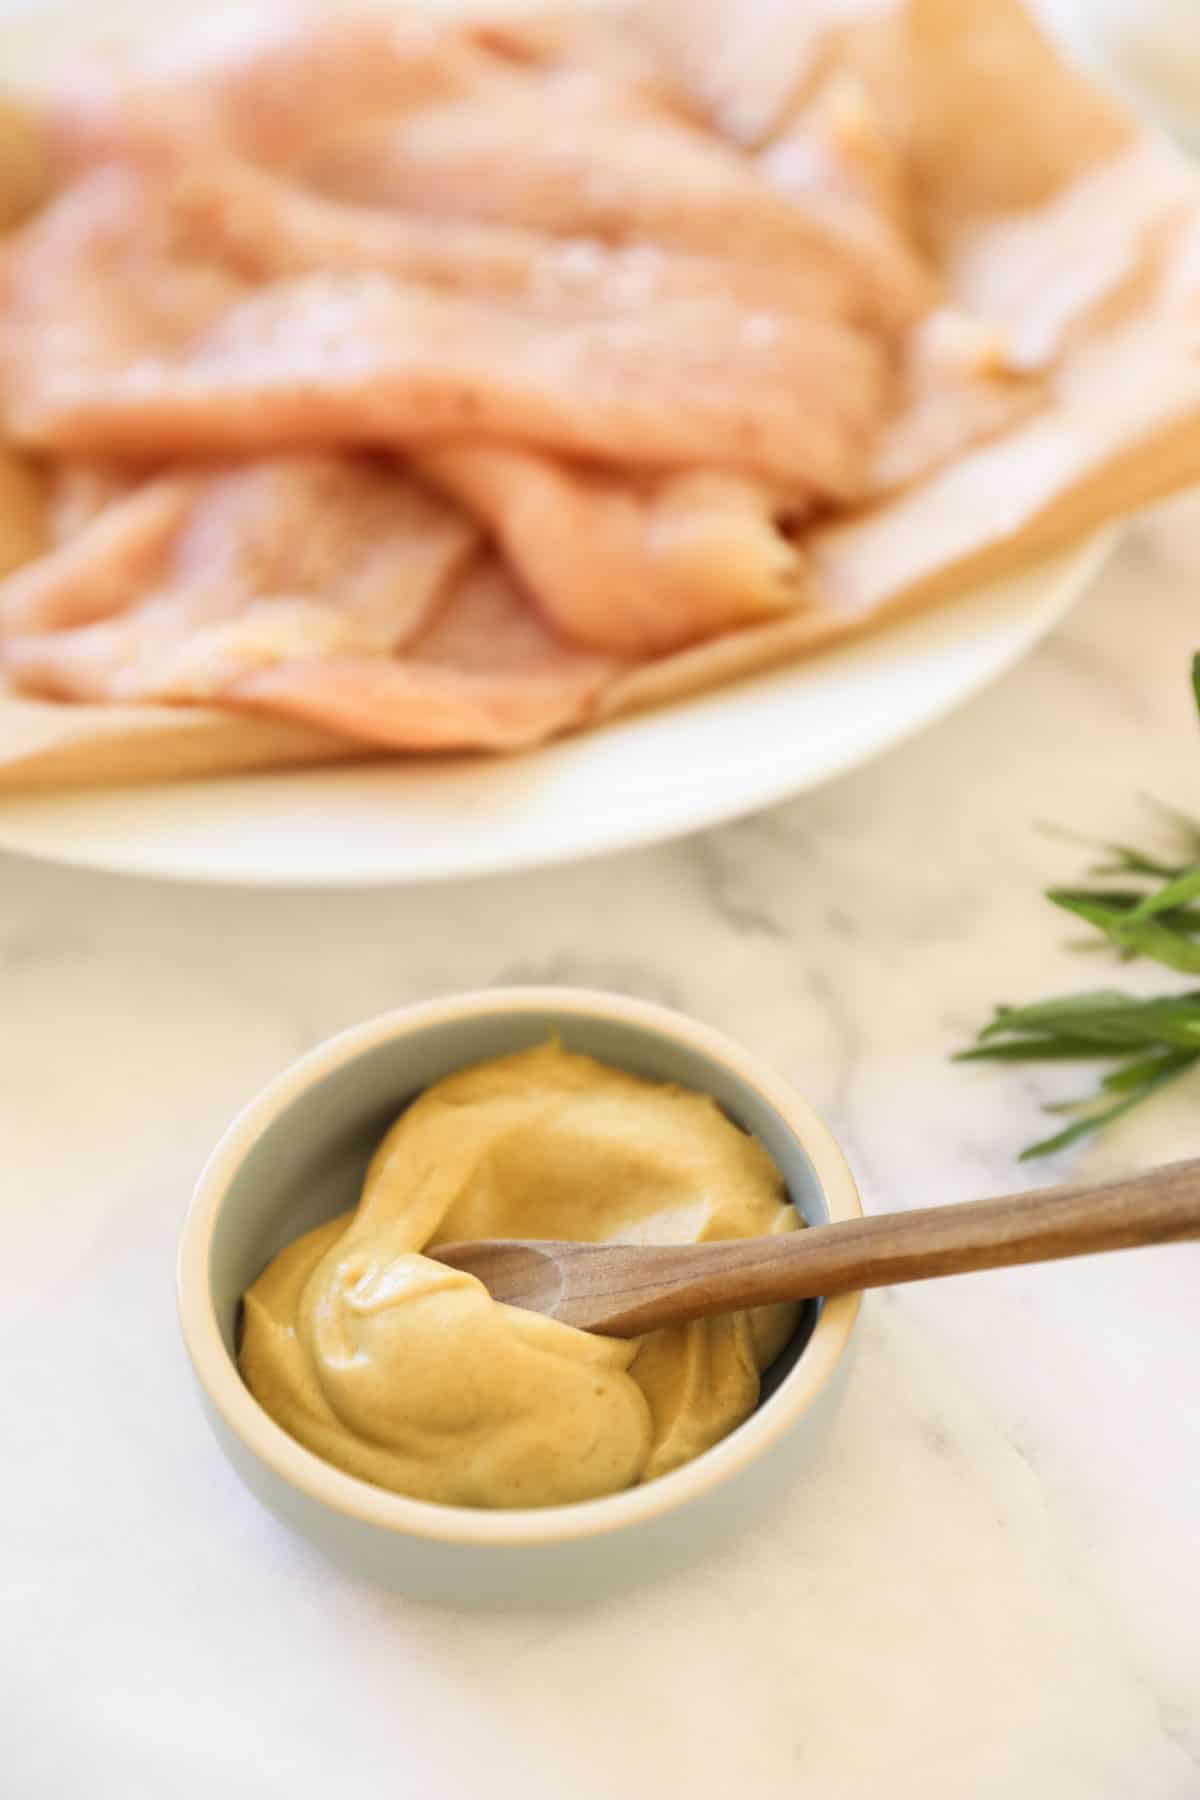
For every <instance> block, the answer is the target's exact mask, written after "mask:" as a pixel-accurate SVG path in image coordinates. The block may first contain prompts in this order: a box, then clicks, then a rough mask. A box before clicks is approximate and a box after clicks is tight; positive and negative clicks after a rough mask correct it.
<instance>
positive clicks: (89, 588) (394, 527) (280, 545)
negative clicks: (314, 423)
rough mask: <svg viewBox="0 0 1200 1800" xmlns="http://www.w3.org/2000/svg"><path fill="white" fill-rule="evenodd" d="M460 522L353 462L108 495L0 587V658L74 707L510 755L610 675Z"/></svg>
mask: <svg viewBox="0 0 1200 1800" xmlns="http://www.w3.org/2000/svg"><path fill="white" fill-rule="evenodd" d="M477 548H478V539H477V534H476V532H475V529H474V527H473V526H472V525H471V524H470V523H469V522H468V521H467V520H466V519H465V518H464V517H463V516H462V515H461V514H459V513H458V512H457V511H456V510H455V509H454V508H452V507H451V506H449V505H447V504H446V503H444V502H442V501H440V500H438V499H437V498H436V497H435V496H433V495H431V494H430V493H428V492H427V491H426V490H424V489H422V488H421V487H419V486H418V485H417V484H416V483H415V482H413V481H412V479H411V478H410V477H409V476H408V475H407V474H405V473H404V472H403V471H402V470H400V469H397V468H390V467H388V466H387V465H386V464H384V463H382V462H376V461H375V460H374V459H370V458H366V457H358V458H351V457H316V456H314V457H297V458H276V459H273V460H270V461H267V462H263V463H247V464H244V465H239V466H235V467H233V468H231V469H213V470H210V471H207V472H205V473H203V474H202V473H200V472H192V473H189V474H187V475H167V476H162V477H159V478H158V479H156V480H152V481H150V482H148V483H146V484H145V485H144V486H142V487H140V488H137V489H136V490H135V491H134V492H132V493H131V494H127V495H118V497H116V498H114V499H112V500H111V501H110V502H109V504H108V505H107V506H102V507H101V508H100V510H99V511H98V512H97V513H96V515H95V516H94V517H93V518H92V519H91V520H90V521H88V522H85V523H83V524H82V525H81V526H80V527H79V528H78V529H77V530H75V531H74V532H72V533H71V534H70V535H69V536H67V537H66V538H65V540H64V541H63V542H62V543H61V544H59V545H58V546H57V547H56V548H54V549H52V550H51V551H49V552H48V553H47V554H46V555H45V556H44V557H43V558H42V559H41V560H40V561H38V562H35V563H33V564H32V565H29V566H28V567H26V568H25V569H22V570H21V571H20V572H18V573H17V574H14V575H12V576H10V577H9V579H8V580H7V581H5V582H0V628H2V630H3V639H2V642H3V666H4V668H5V671H6V673H7V674H8V676H9V678H10V679H11V680H12V681H13V682H14V683H15V684H16V685H17V686H18V687H20V688H22V689H23V690H25V691H26V692H29V693H33V694H41V695H46V696H50V697H54V698H59V699H65V700H74V701H99V700H113V701H129V700H167V701H174V702H200V701H208V702H211V701H213V700H219V701H223V702H225V703H228V704H233V705H238V706H245V707H248V708H251V709H254V710H259V711H263V712H266V713H273V714H277V715H281V716H284V717H294V718H298V719H304V720H308V721H310V722H313V723H317V724H326V725H330V726H333V727H335V728H337V729H338V730H341V731H343V732H345V733H347V734H348V735H350V736H355V737H361V738H363V739H364V740H366V741H367V742H372V743H383V744H388V745H391V746H395V747H400V748H405V749H428V748H445V747H454V748H476V747H487V748H508V747H511V746H515V745H518V744H521V743H525V742H530V741H534V740H536V739H537V738H539V737H542V736H545V735H547V734H548V733H549V732H551V731H554V730H557V729H559V728H561V726H562V725H563V724H565V723H567V722H568V721H570V720H572V719H574V718H576V717H577V716H578V715H579V713H580V711H581V710H582V708H583V707H584V706H585V705H586V703H587V701H588V700H589V699H590V697H591V695H592V694H593V693H594V692H595V691H596V690H597V689H598V687H599V685H600V684H601V682H602V681H603V680H604V679H605V678H607V677H608V676H609V675H610V674H611V673H612V671H613V667H614V665H613V664H612V663H611V662H609V661H605V660H603V659H600V658H597V657H592V656H588V655H586V654H584V653H580V652H578V651H575V650H573V649H572V648H571V647H570V646H569V645H568V644H567V643H566V642H564V641H563V640H562V639H560V638H559V637H558V636H556V634H555V632H554V631H553V629H552V628H551V627H550V626H548V625H546V624H544V623H543V622H542V620H541V619H540V618H539V616H538V614H537V612H536V610H535V608H534V607H533V606H532V605H531V604H530V602H529V601H528V600H527V599H526V597H525V596H524V595H523V594H522V593H521V592H520V591H519V590H518V588H517V587H516V586H515V584H514V583H513V582H512V581H511V579H510V578H509V577H508V575H507V574H506V572H505V571H504V570H503V569H502V568H500V567H499V565H497V564H496V563H495V562H494V560H492V559H488V558H485V559H483V560H482V561H481V560H480V558H479V556H478V554H477Z"/></svg>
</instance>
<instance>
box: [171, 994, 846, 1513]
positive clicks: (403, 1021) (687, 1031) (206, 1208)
mask: <svg viewBox="0 0 1200 1800" xmlns="http://www.w3.org/2000/svg"><path fill="white" fill-rule="evenodd" d="M546 1011H556V1012H559V1013H563V1014H567V1015H570V1016H574V1017H576V1018H603V1019H606V1020H613V1021H616V1022H618V1023H623V1024H628V1025H632V1026H634V1027H640V1028H641V1029H643V1030H646V1031H650V1032H652V1033H654V1034H657V1035H658V1036H660V1037H666V1038H669V1039H671V1040H673V1041H674V1042H676V1043H678V1044H681V1045H684V1046H685V1047H687V1048H688V1049H690V1050H692V1051H694V1052H699V1054H700V1055H701V1056H703V1057H705V1058H706V1059H707V1060H708V1061H710V1062H715V1063H719V1064H724V1065H725V1067H726V1068H728V1069H731V1070H732V1071H733V1072H734V1073H735V1074H736V1075H738V1076H739V1077H740V1078H741V1080H742V1081H743V1082H745V1083H746V1084H747V1085H748V1086H750V1087H752V1088H755V1089H756V1090H757V1092H758V1094H759V1096H760V1097H761V1098H762V1099H763V1100H764V1101H765V1102H766V1103H767V1105H768V1106H770V1107H771V1108H772V1110H773V1111H774V1112H775V1113H776V1114H777V1115H778V1116H779V1118H780V1120H781V1121H782V1123H783V1124H784V1126H785V1127H786V1128H787V1129H788V1130H789V1131H790V1132H791V1133H792V1135H793V1136H794V1137H795V1138H796V1140H797V1142H798V1143H799V1144H800V1146H801V1148H802V1149H803V1150H804V1152H805V1154H806V1155H807V1157H808V1158H809V1161H810V1162H811V1163H812V1166H813V1170H814V1173H815V1174H816V1177H817V1180H818V1182H819V1183H820V1186H821V1189H822V1192H823V1194H824V1196H825V1201H826V1205H827V1206H828V1209H829V1217H830V1220H831V1221H839V1220H845V1219H855V1218H861V1217H862V1204H861V1201H860V1199H859V1195H858V1190H857V1188H856V1186H855V1182H854V1178H853V1176H852V1175H851V1173H850V1170H849V1168H848V1166H847V1164H846V1160H845V1158H844V1156H843V1155H842V1152H841V1150H840V1148H839V1147H838V1145H837V1142H836V1141H835V1139H834V1137H833V1134H832V1133H831V1132H830V1130H829V1128H828V1126H827V1125H826V1124H825V1123H824V1121H823V1120H822V1119H821V1118H820V1117H819V1116H818V1114H817V1113H816V1112H814V1111H813V1109H812V1107H811V1106H810V1105H809V1104H808V1102H807V1101H806V1100H804V1099H803V1098H802V1097H801V1096H800V1095H799V1094H798V1093H796V1092H795V1091H794V1089H793V1088H792V1087H791V1086H790V1084H789V1083H788V1082H786V1081H784V1080H783V1079H782V1078H781V1077H780V1076H778V1075H776V1074H775V1072H774V1071H773V1070H772V1069H771V1068H769V1067H768V1066H767V1065H765V1064H764V1063H762V1062H760V1061H759V1059H758V1058H757V1057H755V1056H752V1055H750V1054H749V1053H748V1052H747V1051H745V1050H743V1049H742V1048H741V1047H740V1045H738V1044H736V1043H734V1042H733V1041H732V1040H731V1039H729V1038H727V1037H726V1036H725V1035H724V1033H722V1032H719V1031H717V1030H715V1029H714V1028H713V1027H712V1026H709V1025H706V1024H702V1023H701V1022H699V1021H698V1020H695V1019H691V1018H689V1017H688V1016H687V1015H685V1014H683V1013H679V1012H676V1011H674V1010H673V1009H671V1008H669V1007H665V1006H660V1005H657V1004H656V1003H654V1002H651V1001H647V1000H637V999H633V998H630V997H628V996H626V995H623V994H610V993H606V992H604V991H602V990H599V989H591V988H577V987H546V986H536V987H535V986H529V987H526V986H521V987H507V988H485V989H480V990H475V991H471V992H466V993H461V994H453V995H446V996H442V997H439V998H436V999H432V1000H423V1001H420V1002H418V1003H416V1004H414V1005H409V1006H404V1007H400V1008H397V1009H395V1010H393V1011H390V1012H386V1013H382V1014H380V1015H378V1016H377V1017H375V1018H372V1019H368V1020H365V1021H364V1022H363V1023H361V1024H359V1025H353V1026H351V1027H349V1028H348V1029H347V1030H344V1031H341V1032H338V1033H337V1034H336V1035H335V1036H334V1037H331V1038H327V1039H326V1040H325V1041H324V1042H322V1043H320V1044H318V1045H316V1047H315V1048H314V1049H312V1050H309V1051H307V1052H306V1053H305V1054H304V1055H303V1056H301V1057H300V1058H299V1059H298V1060H297V1061H295V1062H293V1063H291V1064H289V1066H288V1067H287V1068H285V1069H284V1070H283V1071H282V1072H281V1073H280V1074H279V1075H277V1076H275V1077H274V1078H273V1079H272V1080H271V1081H269V1082H268V1083H267V1085H266V1086H265V1087H263V1088H262V1089H260V1090H259V1092H258V1093H257V1094H255V1095H254V1097H253V1098H252V1099H251V1100H249V1101H248V1102H247V1104H246V1105H245V1106H244V1107H243V1108H242V1109H241V1111H240V1112H239V1113H238V1114H237V1115H236V1117H235V1118H234V1119H233V1120H232V1122H231V1123H230V1125H229V1126H228V1127H227V1128H226V1130H225V1132H224V1133H223V1134H222V1136H221V1138H220V1139H219V1141H218V1143H217V1145H216V1147H215V1148H214V1149H213V1151H212V1152H211V1154H210V1155H209V1157H208V1160H207V1161H206V1162H205V1164H204V1167H203V1168H202V1170H201V1172H200V1175H199V1178H198V1180H197V1182H196V1186H195V1188H194V1190H193V1193H192V1198H191V1202H190V1204H189V1206H188V1210H187V1215H186V1217H185V1219H184V1222H183V1226H182V1229H181V1232H180V1237H179V1248H178V1256H177V1262H176V1296H177V1303H178V1311H179V1322H180V1327H181V1329H182V1333H183V1340H184V1344H185V1347H186V1349H187V1352H188V1356H189V1357H190V1359H191V1363H192V1368H193V1371H194V1373H195V1375H196V1378H197V1380H198V1381H199V1383H200V1386H201V1389H202V1390H203V1393H204V1394H205V1395H206V1397H207V1400H208V1402H209V1405H210V1406H211V1407H212V1409H213V1411H214V1412H215V1414H216V1415H217V1417H218V1418H219V1419H220V1420H221V1421H222V1422H223V1423H224V1425H225V1427H226V1428H227V1429H228V1430H229V1431H230V1432H232V1433H233V1435H234V1436H235V1437H236V1438H237V1439H238V1440H240V1442H241V1444H242V1445H243V1446H244V1447H245V1448H246V1449H247V1450H248V1451H250V1452H251V1454H252V1455H253V1456H255V1457H256V1458H257V1459H258V1461H259V1462H260V1463H262V1464H264V1465H265V1467H266V1468H267V1469H268V1470H270V1471H271V1472H272V1473H273V1474H274V1475H275V1476H277V1477H278V1478H279V1479H280V1480H282V1481H283V1482H285V1483H286V1484H287V1485H288V1486H290V1487H292V1488H295V1489H296V1490H298V1491H299V1492H300V1493H301V1494H303V1495H304V1496H306V1497H307V1498H308V1499H309V1500H311V1501H316V1502H318V1503H319V1504H320V1505H323V1506H326V1507H328V1508H330V1509H331V1510H332V1511H334V1512H336V1513H340V1514H342V1515H344V1516H345V1517H347V1518H349V1519H352V1520H357V1521H358V1522H359V1523H361V1524H365V1525H373V1526H377V1527H381V1528H382V1529H384V1530H386V1531H391V1532H395V1533H402V1534H405V1535H407V1536H409V1537H415V1538H422V1539H425V1540H427V1541H431V1542H441V1543H451V1544H462V1545H466V1544H471V1545H492V1546H496V1547H499V1548H503V1547H512V1546H517V1545H529V1544H551V1543H566V1542H573V1541H578V1540H580V1539H585V1538H592V1537H598V1536H603V1535H606V1534H607V1533H610V1532H613V1531H619V1530H621V1529H622V1528H623V1527H625V1526H628V1525H636V1524H643V1523H646V1522H648V1521H650V1520H653V1519H661V1518H662V1517H663V1516H664V1515H666V1514H668V1513H672V1512H675V1511H676V1510H677V1509H678V1508H679V1507H681V1506H684V1505H686V1504H687V1503H688V1502H689V1501H692V1500H696V1499H699V1498H700V1496H701V1495H704V1494H708V1493H710V1492H711V1491H712V1490H713V1489H715V1488H717V1487H720V1486H722V1485H724V1483H725V1482H727V1481H729V1480H730V1479H731V1478H732V1477H733V1476H735V1475H737V1474H739V1473H740V1472H741V1471H742V1470H743V1469H745V1468H746V1467H747V1466H748V1465H749V1464H751V1463H752V1462H754V1461H756V1460H757V1458H758V1457H760V1456H761V1455H762V1454H763V1453H764V1452H765V1451H767V1450H768V1449H769V1448H770V1447H771V1446H772V1445H774V1444H775V1443H776V1442H777V1441H778V1440H779V1439H780V1438H781V1437H783V1436H784V1435H785V1434H786V1433H787V1432H788V1431H789V1430H790V1429H791V1428H792V1427H793V1426H794V1425H795V1424H796V1422H797V1421H798V1420H799V1419H800V1418H801V1417H802V1415H803V1414H804V1413H805V1412H807V1411H808V1409H809V1408H810V1407H811V1406H812V1405H813V1404H814V1402H815V1401H816V1400H817V1398H818V1396H819V1395H820V1393H821V1392H822V1390H823V1389H824V1388H825V1386H826V1384H827V1383H828V1382H829V1381H830V1379H831V1377H832V1375H833V1373H834V1369H835V1368H836V1366H837V1364H838V1362H839V1361H840V1359H841V1357H842V1355H843V1353H844V1352H845V1350H846V1348H847V1345H848V1342H849V1339H850V1334H851V1331H852V1330H853V1327H854V1322H855V1319H856V1318H857V1315H858V1309H859V1304H860V1300H861V1295H859V1294H857V1293H854V1294H840V1295H837V1296H836V1297H834V1298H832V1299H829V1300H826V1301H825V1303H824V1305H823V1306H822V1308H821V1314H820V1317H819V1319H818V1320H817V1324H816V1326H815V1328H814V1330H813V1333H812V1336H811V1337H810V1338H809V1340H808V1342H807V1344H805V1346H804V1349H803V1350H802V1352H801V1354H800V1356H799V1357H798V1358H797V1360H796V1363H795V1365H794V1367H793V1368H791V1369H790V1370H789V1371H788V1373H787V1374H786V1375H785V1376H784V1378H783V1380H782V1381H781V1382H780V1384H779V1386H778V1387H777V1388H776V1390H775V1392H774V1393H773V1394H772V1395H771V1396H770V1397H769V1399H767V1400H766V1401H764V1403H763V1404H762V1406H760V1407H759V1408H758V1409H757V1410H756V1411H755V1412H753V1413H752V1414H751V1415H750V1417H749V1418H748V1419H746V1420H745V1421H743V1423H742V1424H741V1425H739V1426H737V1427H736V1428H735V1429H734V1430H733V1431H731V1432H730V1433H729V1434H728V1436H726V1437H724V1438H722V1439H720V1440H719V1442H717V1443H716V1444H714V1445H713V1446H712V1447H711V1448H710V1449H708V1450H706V1451H704V1452H703V1453H702V1454H701V1455H700V1456H698V1457H696V1458H694V1459H693V1461H691V1462H689V1463H684V1464H683V1465H682V1467H680V1468H678V1469H674V1470H672V1471H671V1473H670V1474H668V1475H662V1476H659V1477H658V1478H657V1479H656V1480H654V1481H650V1482H647V1483H646V1484H645V1485H644V1486H641V1487H635V1488H628V1489H625V1490H624V1491H622V1492H621V1493H618V1494H608V1495H604V1496H602V1497H601V1498H599V1499H595V1500H583V1501H575V1502H572V1503H570V1504H568V1505H562V1506H549V1507H525V1508H519V1509H518V1508H514V1509H511V1510H500V1509H497V1510H496V1511H491V1510H488V1509H484V1508H477V1507H465V1506H445V1505H442V1504H441V1503H440V1502H436V1501H431V1500H417V1499H413V1498H410V1497H408V1496H407V1495H403V1494H396V1493H393V1492H391V1491H390V1490H389V1489H387V1488H381V1487H376V1486H375V1485H374V1484H373V1483H371V1482H368V1481H363V1480H361V1479H359V1478H358V1477H357V1476H354V1475H349V1474H347V1473H345V1472H344V1471H343V1470H341V1469H339V1468H336V1467H335V1466H334V1465H333V1464H332V1463H329V1462H326V1461H325V1460H324V1458H322V1457H320V1456H318V1455H317V1454H316V1453H315V1451H312V1450H308V1449H306V1448H305V1446H304V1445H303V1444H301V1443H299V1442H298V1441H297V1440H296V1439H295V1438H293V1437H291V1436H290V1435H289V1434H288V1433H287V1432H286V1431H285V1430H284V1429H283V1427H282V1426H280V1425H277V1424H276V1422H275V1421H274V1419H272V1418H271V1417H270V1415H269V1414H268V1413H267V1412H266V1411H265V1410H264V1409H263V1408H262V1406H261V1405H260V1404H259V1402H258V1401H257V1400H256V1399H255V1398H254V1396H253V1395H252V1394H251V1392H250V1390H249V1388H248V1387H246V1385H245V1383H244V1382H243V1380H242V1377H241V1374H240V1372H239V1370H238V1368H237V1364H236V1362H235V1361H234V1359H233V1357H231V1356H230V1354H229V1352H228V1350H227V1349H226V1347H225V1341H224V1338H223V1337H222V1334H221V1329H220V1324H219V1322H218V1318H217V1311H216V1306H215V1304H214V1301H213V1296H212V1289H211V1281H210V1263H211V1252H212V1242H213V1235H214V1232H215V1229H216V1225H217V1221H218V1219H219V1217H220V1216H221V1211H222V1207H223V1204H224V1202H225V1199H226V1197H227V1195H228V1193H229V1190H230V1188H231V1186H232V1183H233V1180H234V1177H235V1176H236V1174H237V1172H238V1170H239V1168H240V1166H241V1164H242V1162H243V1161H244V1159H245V1157H246V1155H247V1153H248V1152H249V1150H250V1149H251V1147H252V1146H253V1144H254V1143H255V1142H256V1141H257V1139H258V1138H259V1137H260V1136H261V1134H262V1133H263V1132H264V1131H265V1130H266V1129H267V1128H268V1127H269V1126H270V1125H271V1124H273V1123H274V1121H275V1120H276V1119H277V1118H278V1117H279V1115H280V1114H281V1113H282V1112H283V1111H285V1110H286V1108H288V1107H289V1106H291V1105H292V1104H293V1103H294V1102H295V1101H296V1100H297V1099H298V1098H299V1097H300V1096H301V1095H303V1094H305V1093H307V1092H310V1091H311V1090H312V1089H314V1088H315V1087H316V1086H318V1085H319V1084H320V1083H321V1082H322V1081H324V1080H325V1079H326V1078H327V1077H328V1076H330V1075H331V1074H333V1073H334V1072H335V1071H337V1070H339V1069H341V1068H344V1067H345V1066H346V1065H347V1064H348V1063H351V1062H353V1061H355V1060H356V1059H357V1058H358V1057H360V1056H362V1055H364V1054H366V1053H367V1052H369V1051H371V1050H373V1049H376V1048H377V1047H378V1046H379V1045H381V1044H383V1043H387V1042H389V1041H394V1040H396V1039H402V1038H405V1037H412V1036H415V1035H417V1034H419V1033H421V1032H423V1031H425V1030H427V1029H429V1028H430V1027H433V1026H437V1025H444V1024H453V1023H459V1022H469V1021H470V1020H471V1019H474V1018H482V1017H494V1016H495V1015H496V1014H499V1013H506V1014H516V1015H520V1014H523V1013H541V1012H546ZM462 1066H463V1067H467V1066H469V1064H468V1063H464V1064H463V1065H462Z"/></svg>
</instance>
